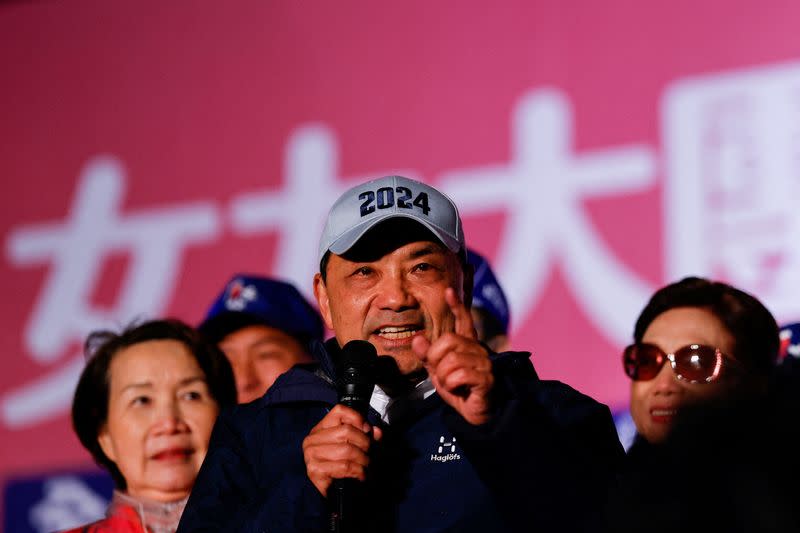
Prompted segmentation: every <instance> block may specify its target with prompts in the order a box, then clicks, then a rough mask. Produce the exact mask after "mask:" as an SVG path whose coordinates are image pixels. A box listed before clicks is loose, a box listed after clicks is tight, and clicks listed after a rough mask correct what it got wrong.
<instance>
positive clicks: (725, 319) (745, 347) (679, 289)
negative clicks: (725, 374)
mask: <svg viewBox="0 0 800 533" xmlns="http://www.w3.org/2000/svg"><path fill="white" fill-rule="evenodd" d="M677 307H700V308H703V309H707V310H708V311H710V312H711V313H712V314H713V315H714V316H715V317H717V318H718V319H719V320H720V322H722V323H723V324H724V325H725V329H726V330H727V331H728V333H729V334H730V335H731V337H733V341H734V342H733V353H732V354H731V355H732V356H733V357H735V358H736V359H737V360H739V361H740V362H742V363H743V364H745V365H746V367H747V368H748V370H749V371H750V372H754V373H756V374H761V375H766V374H769V372H770V370H771V369H772V367H773V366H774V364H775V361H776V360H777V358H778V349H779V345H780V339H779V337H778V324H777V322H775V318H774V317H773V316H772V313H770V312H769V310H768V309H767V308H766V307H765V306H764V304H762V303H761V302H760V301H758V299H756V298H755V297H753V296H751V295H750V294H747V293H746V292H744V291H741V290H739V289H737V288H735V287H733V286H731V285H728V284H727V283H722V282H719V281H711V280H708V279H705V278H698V277H688V278H684V279H682V280H680V281H678V282H675V283H671V284H669V285H667V286H665V287H662V288H661V289H659V290H658V291H656V293H655V294H653V296H652V298H650V301H649V302H648V303H647V305H646V306H645V308H644V309H643V310H642V313H641V314H640V315H639V319H638V320H637V321H636V327H635V329H634V332H633V338H634V341H636V342H642V337H644V333H645V331H646V330H647V328H648V327H649V326H650V323H652V322H653V320H655V318H656V317H657V316H658V315H660V314H661V313H663V312H665V311H669V310H670V309H675V308H677Z"/></svg>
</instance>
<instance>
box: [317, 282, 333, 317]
mask: <svg viewBox="0 0 800 533" xmlns="http://www.w3.org/2000/svg"><path fill="white" fill-rule="evenodd" d="M314 298H316V299H317V306H318V307H319V314H321V315H322V320H324V321H325V325H326V326H327V327H328V329H329V330H333V320H331V307H330V299H329V298H328V288H327V287H326V286H325V281H324V280H323V279H322V275H321V274H315V275H314Z"/></svg>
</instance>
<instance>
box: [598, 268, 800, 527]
mask: <svg viewBox="0 0 800 533" xmlns="http://www.w3.org/2000/svg"><path fill="white" fill-rule="evenodd" d="M634 341H635V342H634V344H632V345H630V346H628V347H627V348H625V351H624V354H623V364H624V368H625V373H626V374H627V375H628V377H630V378H631V380H632V381H631V415H632V417H633V420H634V422H635V423H636V428H637V437H636V439H635V440H634V443H633V445H632V446H631V448H630V450H629V451H628V455H627V461H626V468H625V470H624V471H623V472H622V474H621V476H620V479H619V484H618V486H617V487H616V488H615V489H614V490H613V491H612V494H611V496H610V500H609V512H608V520H609V523H608V524H607V529H608V531H609V532H611V531H613V532H614V533H628V532H630V533H634V532H639V531H648V532H650V533H660V532H665V533H666V532H669V533H674V532H675V531H681V532H683V533H688V532H694V531H702V532H704V533H708V532H717V531H720V532H725V533H738V532H748V533H749V532H752V531H764V532H766V531H769V532H786V531H793V532H794V531H800V529H799V528H798V526H800V522H798V518H799V517H800V515H798V511H797V510H796V509H797V505H796V503H795V498H794V497H793V495H794V491H792V490H786V488H789V487H791V488H793V487H794V486H795V485H796V479H797V472H798V460H797V459H795V458H794V457H793V455H796V454H789V456H787V455H785V454H784V455H782V454H781V453H780V450H781V449H788V450H791V449H794V448H795V446H796V444H797V443H798V442H799V441H798V438H797V433H798V432H797V430H794V429H793V428H794V427H795V426H796V424H795V423H794V421H795V420H797V416H798V413H799V412H800V403H798V402H797V401H796V399H797V393H796V392H792V393H791V394H784V392H788V389H787V388H786V387H777V386H776V385H777V384H778V383H777V382H776V380H775V376H774V364H775V361H776V358H777V355H778V350H779V336H778V326H777V324H776V322H775V319H774V318H773V316H772V314H771V313H770V312H769V311H768V310H767V309H766V307H764V305H762V304H761V302H759V301H758V300H757V299H756V298H754V297H753V296H751V295H749V294H747V293H745V292H742V291H741V290H739V289H736V288H734V287H732V286H730V285H727V284H725V283H720V282H714V281H709V280H706V279H702V278H694V277H692V278H686V279H683V280H681V281H679V282H677V283H672V284H670V285H667V286H666V287H663V288H662V289H660V290H658V291H657V292H656V293H655V294H654V295H653V297H652V298H651V299H650V301H649V302H648V304H647V305H646V306H645V308H644V310H643V311H642V313H641V315H640V316H639V319H638V321H637V322H636V327H635V330H634ZM794 390H795V391H796V388H795V389H794ZM784 396H785V398H784ZM787 481H788V483H787Z"/></svg>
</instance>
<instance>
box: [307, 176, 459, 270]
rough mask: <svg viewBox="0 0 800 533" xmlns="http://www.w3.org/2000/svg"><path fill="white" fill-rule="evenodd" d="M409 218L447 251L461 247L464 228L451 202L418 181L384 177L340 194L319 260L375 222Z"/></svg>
mask: <svg viewBox="0 0 800 533" xmlns="http://www.w3.org/2000/svg"><path fill="white" fill-rule="evenodd" d="M398 217H402V218H409V219H411V220H415V221H417V222H419V223H420V224H422V225H423V226H425V227H426V228H428V229H429V230H430V231H431V232H432V233H433V234H434V235H435V236H436V238H437V239H439V240H440V241H441V242H442V244H444V245H445V246H446V247H447V248H448V249H449V250H450V251H452V252H455V253H458V252H459V250H461V249H462V248H464V228H463V226H462V224H461V217H459V215H458V209H457V208H456V204H454V203H453V201H452V200H451V199H450V198H448V197H447V196H445V195H444V194H442V193H441V192H439V191H438V190H436V189H434V188H433V187H431V186H430V185H426V184H424V183H421V182H419V181H415V180H412V179H408V178H404V177H402V176H385V177H383V178H378V179H376V180H372V181H368V182H366V183H362V184H361V185H356V186H355V187H353V188H351V189H349V190H348V191H347V192H345V193H344V194H342V195H341V196H340V197H339V199H338V200H336V203H334V204H333V207H331V210H330V212H329V213H328V219H327V220H326V221H325V229H323V230H322V238H321V239H320V241H319V261H320V262H322V258H323V257H324V256H325V254H326V253H327V252H328V251H331V252H333V253H335V254H336V255H341V254H343V253H345V252H347V251H348V250H349V249H350V248H352V247H353V245H354V244H355V243H357V242H358V240H359V239H360V238H361V237H363V236H364V234H366V233H367V231H369V230H370V229H372V228H373V227H375V225H376V224H379V223H381V222H383V221H384V220H388V219H390V218H398Z"/></svg>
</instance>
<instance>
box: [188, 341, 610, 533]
mask: <svg viewBox="0 0 800 533" xmlns="http://www.w3.org/2000/svg"><path fill="white" fill-rule="evenodd" d="M336 352H338V346H337V345H336V343H335V340H332V341H328V343H326V345H324V346H323V345H321V344H319V345H317V346H316V347H315V356H316V358H317V360H318V363H317V364H314V365H303V366H297V367H294V368H293V369H291V370H290V371H289V372H287V373H285V374H283V375H282V376H281V377H280V378H278V380H277V381H276V382H275V384H274V385H273V386H272V387H271V388H270V389H269V391H267V393H266V394H265V395H264V396H263V397H262V398H260V399H259V400H256V401H254V402H251V403H249V404H246V405H240V406H236V407H234V408H232V409H231V410H227V411H224V412H223V413H221V414H220V417H219V419H218V420H217V423H216V425H215V426H214V430H213V432H212V435H211V443H210V445H209V450H208V454H207V456H206V458H205V461H204V463H203V466H202V468H201V469H200V473H199V475H198V478H197V481H196V483H195V486H194V489H193V490H192V494H191V496H190V498H189V502H188V504H187V506H186V509H185V511H184V513H183V517H182V519H181V524H180V527H179V529H178V531H179V532H181V533H186V532H197V531H247V532H250V531H252V532H278V531H280V532H284V531H286V532H288V531H292V532H306V531H307V532H324V531H326V530H327V529H326V521H327V516H328V511H327V506H326V501H325V498H324V497H323V496H322V495H321V494H320V493H319V492H318V491H317V489H316V487H314V485H313V484H312V483H311V481H310V480H309V479H308V476H307V475H306V468H305V463H304V460H303V451H302V442H303V439H304V438H305V437H306V435H308V433H309V432H310V430H311V428H312V427H314V426H315V425H316V424H317V423H318V422H319V421H320V420H321V419H322V418H323V417H324V416H325V414H326V413H327V412H328V411H329V410H330V409H331V408H332V407H333V405H335V404H336V401H337V395H336V390H335V388H334V386H333V385H332V382H333V377H334V376H333V365H332V362H331V355H333V357H335V356H336ZM493 372H494V374H495V378H496V381H495V387H494V389H493V395H494V398H493V405H494V413H493V417H492V421H491V422H489V423H487V424H485V425H482V426H473V425H471V424H469V423H468V422H466V421H465V420H464V419H463V418H461V416H460V415H459V414H458V413H457V412H456V411H455V410H453V409H452V408H451V407H450V406H448V405H447V404H445V403H444V402H443V401H442V400H441V398H440V397H439V396H438V395H437V394H433V395H432V396H430V397H429V398H427V399H426V400H424V401H419V402H417V404H416V405H414V406H413V407H412V408H410V409H408V410H407V411H405V412H404V414H403V415H402V416H401V417H400V418H398V419H395V418H394V417H393V418H392V423H391V425H383V424H382V422H381V421H380V420H379V418H378V415H377V413H375V412H370V415H369V417H368V418H369V419H370V422H371V423H373V424H382V427H383V431H384V438H383V439H382V440H381V441H380V442H377V443H375V444H374V445H373V447H372V449H371V450H370V467H369V471H368V479H367V482H366V486H367V488H368V490H367V491H366V494H367V496H366V497H367V498H368V500H367V501H366V502H364V503H363V509H362V510H360V512H363V513H365V516H367V522H368V523H369V524H370V527H369V530H370V531H380V532H393V531H397V532H405V531H408V532H412V531H413V532H423V531H459V532H461V531H483V532H485V531H584V530H591V529H594V525H597V523H596V520H598V518H599V516H600V514H599V513H600V510H601V506H602V503H603V502H604V501H605V495H606V491H607V490H608V487H609V484H610V483H611V482H612V480H613V479H614V475H615V473H616V469H617V467H618V466H619V465H620V462H621V460H622V458H623V456H624V454H623V451H622V447H621V446H620V444H619V441H618V440H617V437H616V432H615V430H614V425H613V422H612V419H611V415H610V413H609V410H608V408H607V407H606V406H604V405H602V404H599V403H597V402H595V401H594V400H592V399H591V398H589V397H587V396H584V395H582V394H580V393H578V392H577V391H575V390H573V389H571V388H570V387H568V386H566V385H564V384H562V383H559V382H556V381H542V380H540V379H539V378H538V377H537V375H536V372H535V371H534V369H533V365H532V364H531V362H530V359H529V354H528V353H524V352H507V353H503V354H499V355H494V356H493Z"/></svg>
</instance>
